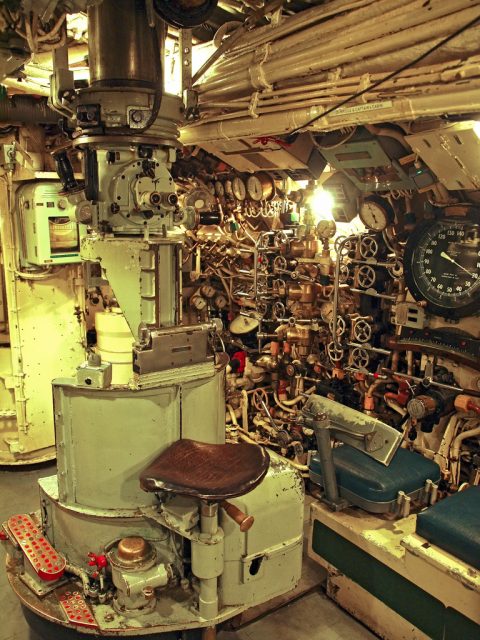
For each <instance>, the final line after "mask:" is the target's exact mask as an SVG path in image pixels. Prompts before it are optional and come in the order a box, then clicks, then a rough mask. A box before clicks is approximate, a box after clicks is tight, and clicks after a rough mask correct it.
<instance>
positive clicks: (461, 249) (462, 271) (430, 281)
mask: <svg viewBox="0 0 480 640" xmlns="http://www.w3.org/2000/svg"><path fill="white" fill-rule="evenodd" d="M404 269H405V279H406V283H407V286H408V288H409V290H410V292H411V293H412V295H413V297H414V298H415V299H416V300H425V301H426V303H427V310H428V311H429V312H430V313H433V314H435V315H439V316H442V317H444V318H461V317H465V316H468V315H473V314H477V313H480V224H478V223H476V222H475V221H473V220H471V219H454V218H449V219H443V220H429V221H426V222H423V223H422V224H420V225H419V226H418V227H416V229H414V231H413V232H412V234H411V235H410V237H409V239H408V242H407V245H406V247H405V257H404Z"/></svg>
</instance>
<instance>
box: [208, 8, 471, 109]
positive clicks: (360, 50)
mask: <svg viewBox="0 0 480 640" xmlns="http://www.w3.org/2000/svg"><path fill="white" fill-rule="evenodd" d="M444 6H445V5H444ZM441 13H442V12H441V11H438V12H437V14H440V15H441ZM446 15H448V11H446V10H444V11H443V15H441V17H438V18H437V19H435V20H431V21H428V22H427V23H426V24H420V25H416V26H413V27H411V28H409V27H407V28H405V29H404V30H402V31H400V32H397V33H393V34H388V35H384V36H383V37H377V38H374V39H373V41H372V42H363V44H358V46H352V43H349V45H348V48H347V49H343V50H340V51H339V50H338V49H337V46H340V47H341V45H337V42H336V41H334V42H329V43H328V44H327V45H326V46H325V48H324V49H323V48H322V47H317V48H313V49H306V50H302V51H300V52H298V53H297V54H295V55H289V56H288V58H286V57H285V54H284V55H283V56H281V57H280V58H279V59H274V60H270V61H268V60H267V61H266V62H264V63H262V62H260V63H258V64H256V65H255V66H254V67H248V66H246V67H244V68H243V69H242V70H238V71H236V72H235V73H234V74H232V76H231V77H230V76H227V77H225V76H223V75H222V77H221V78H218V79H217V80H213V81H211V82H207V83H205V84H204V85H201V86H200V87H199V91H200V92H201V93H208V94H209V96H210V97H213V96H220V95H221V96H225V95H231V94H234V95H235V96H237V95H244V94H245V93H248V92H251V91H253V90H254V89H260V88H266V87H268V86H271V85H272V84H273V83H275V82H278V81H281V80H285V79H286V78H289V77H291V76H295V75H296V76H299V75H307V74H308V73H312V72H315V71H322V70H325V69H330V68H335V67H338V66H339V65H341V64H344V63H346V62H352V61H353V60H358V59H359V58H367V57H373V56H378V55H385V54H387V53H390V52H391V51H396V50H398V49H399V48H405V47H407V46H409V45H410V44H415V43H416V42H423V41H424V40H425V39H426V38H431V37H432V36H434V37H435V38H438V42H439V41H440V39H441V38H443V37H445V36H447V35H449V34H450V33H452V32H453V31H455V30H456V29H459V28H461V27H462V26H463V25H465V24H466V23H467V22H469V21H471V20H473V19H474V18H475V17H477V15H478V8H471V9H465V10H463V11H458V12H457V13H455V14H453V15H449V19H448V20H445V17H446ZM361 39H362V38H360V40H361ZM334 45H335V46H334ZM322 49H323V51H322ZM427 49H428V46H425V50H427Z"/></svg>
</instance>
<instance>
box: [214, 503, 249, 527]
mask: <svg viewBox="0 0 480 640" xmlns="http://www.w3.org/2000/svg"><path fill="white" fill-rule="evenodd" d="M220 505H221V507H222V509H223V510H224V511H225V513H226V514H227V515H228V516H230V518H231V519H232V520H234V521H235V522H236V523H237V524H238V526H239V527H240V531H242V532H245V531H248V530H249V529H251V528H252V526H253V523H254V522H255V518H254V517H253V516H247V514H246V513H243V511H240V509H239V508H238V507H236V506H235V505H234V504H232V503H231V502H227V501H226V500H224V501H223V502H221V503H220Z"/></svg>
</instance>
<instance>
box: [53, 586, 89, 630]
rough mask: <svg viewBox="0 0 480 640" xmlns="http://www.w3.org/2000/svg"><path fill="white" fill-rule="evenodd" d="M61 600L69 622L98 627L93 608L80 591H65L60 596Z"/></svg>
mask: <svg viewBox="0 0 480 640" xmlns="http://www.w3.org/2000/svg"><path fill="white" fill-rule="evenodd" d="M59 600H60V604H61V605H62V609H63V610H64V611H65V614H66V616H67V618H68V621H69V622H71V623H72V624H76V625H78V626H80V627H98V624H97V623H96V621H95V618H94V617H93V613H92V610H91V609H90V607H89V606H88V604H87V603H86V602H85V600H84V599H83V596H82V594H81V593H80V591H65V592H64V593H63V594H62V595H60V596H59Z"/></svg>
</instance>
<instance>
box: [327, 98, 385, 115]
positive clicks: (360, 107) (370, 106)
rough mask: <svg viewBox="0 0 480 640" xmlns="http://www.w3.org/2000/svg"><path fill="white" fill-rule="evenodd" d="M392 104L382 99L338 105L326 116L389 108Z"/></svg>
mask: <svg viewBox="0 0 480 640" xmlns="http://www.w3.org/2000/svg"><path fill="white" fill-rule="evenodd" d="M391 106H392V101H391V100H384V101H383V102H368V103H367V104H356V105H355V106H353V107H339V108H338V109H335V111H332V113H331V114H330V115H329V116H328V117H329V118H334V117H335V116H343V115H344V114H345V113H362V112H363V111H376V110H377V109H389V108H390V107H391Z"/></svg>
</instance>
